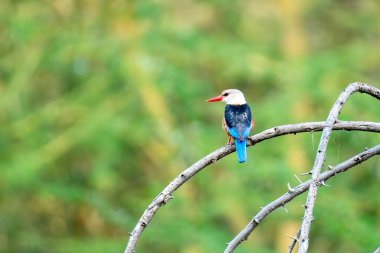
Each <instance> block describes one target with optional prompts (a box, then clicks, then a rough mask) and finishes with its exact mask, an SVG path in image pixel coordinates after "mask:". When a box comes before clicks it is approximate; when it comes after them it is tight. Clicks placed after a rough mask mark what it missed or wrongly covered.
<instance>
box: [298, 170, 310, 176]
mask: <svg viewBox="0 0 380 253" xmlns="http://www.w3.org/2000/svg"><path fill="white" fill-rule="evenodd" d="M307 175H311V171H309V172H304V173H301V174H300V176H307Z"/></svg>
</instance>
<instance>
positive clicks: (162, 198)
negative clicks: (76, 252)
mask: <svg viewBox="0 0 380 253" xmlns="http://www.w3.org/2000/svg"><path fill="white" fill-rule="evenodd" d="M324 124H325V122H308V123H300V124H294V125H283V126H277V127H273V128H270V129H268V130H265V131H263V132H261V133H258V134H256V135H254V136H252V137H250V138H249V142H248V145H249V146H251V145H254V144H257V143H259V142H261V141H264V140H267V139H270V138H274V137H278V136H281V135H287V134H296V133H302V132H316V131H321V130H322V129H323V128H324ZM333 129H334V130H347V131H368V132H377V133H379V132H380V123H374V122H365V121H359V122H358V121H356V122H355V121H354V122H336V123H335V124H334V126H333ZM234 151H235V146H234V145H226V146H224V147H221V148H219V149H217V150H215V151H214V152H212V153H210V154H208V155H207V156H205V157H203V158H202V159H200V160H199V161H198V162H196V163H194V164H193V165H191V166H190V167H189V168H187V169H186V170H184V171H182V172H181V173H180V174H179V175H178V176H177V177H176V178H174V180H173V181H171V182H170V183H169V185H168V186H166V187H165V189H164V190H163V191H162V192H161V193H160V194H158V196H157V197H156V198H155V199H154V200H153V201H152V203H151V204H150V205H149V206H148V207H147V209H146V210H145V211H144V213H143V215H142V216H141V218H140V220H139V221H138V223H137V224H136V226H135V228H134V229H133V231H132V232H131V233H130V238H129V241H128V244H127V247H126V249H125V251H124V253H133V252H134V251H135V248H136V244H137V242H138V240H139V238H140V236H141V233H142V232H143V231H144V229H145V228H146V227H147V226H148V224H149V222H150V221H151V220H152V219H153V216H154V215H155V214H156V212H157V211H158V210H159V209H160V207H161V206H162V205H164V204H166V203H167V202H168V201H169V200H170V199H171V198H172V195H171V194H172V193H173V192H174V191H175V190H177V189H178V188H179V187H180V186H181V185H183V184H184V183H185V182H186V181H187V180H189V179H190V178H191V177H193V176H194V175H195V174H197V173H198V172H199V171H201V170H202V169H203V168H205V167H207V166H208V165H209V164H211V163H214V162H216V161H217V160H219V159H221V158H223V157H224V156H226V155H228V154H230V153H232V152H234Z"/></svg>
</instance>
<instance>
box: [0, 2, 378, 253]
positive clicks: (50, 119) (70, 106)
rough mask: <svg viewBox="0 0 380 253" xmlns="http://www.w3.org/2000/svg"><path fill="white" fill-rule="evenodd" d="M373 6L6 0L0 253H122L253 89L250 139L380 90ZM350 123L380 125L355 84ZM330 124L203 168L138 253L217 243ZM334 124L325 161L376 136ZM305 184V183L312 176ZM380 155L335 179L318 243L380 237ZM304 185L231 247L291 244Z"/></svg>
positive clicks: (354, 244) (316, 230)
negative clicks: (231, 91)
mask: <svg viewBox="0 0 380 253" xmlns="http://www.w3.org/2000/svg"><path fill="white" fill-rule="evenodd" d="M379 13H380V3H378V2H377V1H370V0H345V1H343V0H340V1H327V0H311V1H301V0H295V1H287V0H276V1H263V0H254V1H249V0H239V1H228V0H208V1H206V0H203V1H201V0H198V1H190V0H176V1H165V0H146V1H142V0H140V1H139V0H134V1H100V0H91V1H90V0H82V1H73V0H52V1H37V0H35V1H32V0H17V1H16V0H13V1H11V0H2V1H0V20H1V25H0V56H1V57H0V123H1V127H0V131H1V132H0V148H1V152H0V166H1V168H0V198H1V199H0V252H4V253H5V252H7V253H8V252H9V253H12V252H17V253H23V252H25V253H34V252H42V253H61V252H62V253H63V252H65V253H66V252H75V253H76V252H83V253H86V252H122V251H123V250H124V248H125V246H126V243H127V240H128V232H129V231H131V230H132V229H133V227H134V226H135V224H136V222H137V221H138V219H139V217H140V216H141V214H142V212H143V211H144V210H145V208H146V206H147V205H148V204H149V203H150V202H151V201H152V199H153V198H154V197H155V196H156V195H157V194H158V193H159V192H160V191H161V190H162V189H163V188H164V187H165V186H166V185H167V184H168V182H170V180H172V179H173V178H174V177H175V176H176V175H177V174H179V173H180V172H181V171H182V170H184V169H185V168H187V167H188V166H190V165H191V164H193V163H194V162H196V161H197V160H198V159H200V158H202V157H203V156H205V155H207V154H208V153H210V152H211V151H213V150H215V149H217V148H219V147H220V146H222V145H225V143H226V141H227V138H226V136H225V133H224V132H223V130H222V128H221V126H220V122H221V117H222V114H223V105H222V104H207V103H206V102H205V100H206V99H208V98H210V97H212V96H215V95H218V94H219V93H220V92H221V91H222V90H224V89H226V88H238V89H241V90H242V91H244V93H245V95H246V99H247V100H248V102H249V103H250V105H251V106H252V109H253V113H254V117H255V121H256V126H255V130H254V133H258V132H260V131H262V130H265V129H267V128H270V127H273V126H276V125H281V124H290V123H298V122H306V121H322V120H325V119H326V117H327V115H328V111H329V109H330V107H331V105H332V104H333V103H334V101H335V99H336V98H337V96H338V95H339V93H340V92H341V91H342V89H343V88H345V87H346V86H347V85H348V84H349V83H350V82H354V81H361V82H367V83H369V84H372V85H375V86H377V87H379V85H378V83H379V80H380V15H379ZM340 119H341V120H369V121H377V122H379V121H380V113H379V101H376V100H375V99H374V98H372V97H369V96H366V95H362V94H355V95H354V96H352V97H350V99H349V101H348V103H347V104H346V105H345V106H344V109H343V111H342V113H341V114H340ZM319 138H320V134H319V133H313V134H311V133H307V134H299V135H292V136H285V137H280V138H276V139H272V140H268V141H266V142H263V143H260V144H259V145H257V146H254V147H251V148H249V149H248V161H247V162H246V163H245V164H238V163H237V162H236V156H235V154H232V155H230V156H228V157H226V158H224V159H222V160H220V161H218V162H217V163H215V164H213V165H211V166H209V167H208V168H206V169H205V170H204V171H202V172H201V173H200V174H198V175H197V176H196V177H194V178H193V179H191V180H190V181H189V182H188V183H186V184H185V185H184V186H183V187H182V188H180V189H179V190H178V191H177V192H176V193H175V194H174V197H175V198H174V200H172V201H171V202H169V204H168V205H167V206H165V207H163V208H162V209H161V210H160V211H159V212H158V213H157V215H156V216H155V218H154V219H153V221H152V223H151V224H150V225H149V227H148V228H147V230H146V231H145V232H144V233H143V235H142V238H141V241H140V242H139V243H138V247H137V252H168V253H171V252H181V253H182V252H183V253H203V252H222V251H223V250H224V248H225V243H226V242H228V241H230V240H231V239H232V238H233V237H234V236H235V234H236V233H238V232H239V231H240V230H241V229H242V228H243V227H244V226H245V225H246V223H247V222H248V221H249V220H250V219H251V217H252V215H254V214H255V213H256V212H258V211H259V210H260V206H264V205H265V204H267V203H268V202H269V201H271V200H273V199H274V198H277V197H278V196H279V195H280V194H282V193H284V192H285V191H287V186H286V185H287V183H288V182H289V183H290V184H291V185H293V186H294V185H296V184H298V181H297V180H296V179H295V178H294V174H296V173H298V174H299V173H302V172H305V171H308V170H309V169H310V168H311V166H312V164H313V162H314V156H315V152H316V148H317V146H318V141H319ZM379 141H380V137H379V135H378V134H375V133H359V132H336V133H334V134H333V136H332V139H331V141H330V145H329V149H328V157H327V161H326V164H332V165H335V164H337V163H339V162H341V161H343V160H345V159H347V158H349V157H351V156H353V155H354V154H356V153H358V152H361V151H362V150H364V148H365V147H372V146H374V145H376V144H378V143H379ZM305 179H306V178H305ZM379 181H380V159H379V158H373V159H371V160H370V161H368V162H366V163H365V164H363V165H360V166H359V167H358V168H357V169H354V170H352V171H350V172H348V173H345V174H342V175H339V176H338V177H336V178H334V179H332V180H330V181H329V184H330V185H331V187H330V188H326V187H324V188H321V189H320V191H319V195H318V200H317V204H316V207H315V217H316V220H315V222H314V223H313V225H312V231H311V245H310V252H338V253H339V252H372V251H374V249H375V248H376V247H378V246H379V245H380V239H379V238H380V197H379V192H380V183H379ZM304 201H305V196H304V195H302V196H300V197H299V198H297V199H296V200H295V201H293V202H292V203H290V204H288V205H287V209H288V210H289V213H286V212H285V211H283V210H278V211H276V212H274V213H273V214H272V215H271V216H270V217H269V218H268V219H267V220H266V221H265V222H264V223H263V224H261V226H260V227H259V228H258V229H257V230H256V231H255V232H254V233H253V235H251V237H250V238H249V240H248V241H246V242H244V243H243V244H242V245H241V246H240V247H239V248H238V250H237V252H242V253H244V252H264V253H265V252H268V253H270V252H286V251H287V247H288V245H289V243H290V242H291V239H289V238H288V237H287V235H294V233H295V231H296V230H297V228H298V226H299V224H300V222H301V217H302V214H303V208H302V207H301V204H303V203H304Z"/></svg>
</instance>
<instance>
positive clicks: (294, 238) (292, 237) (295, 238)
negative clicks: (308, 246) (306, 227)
mask: <svg viewBox="0 0 380 253" xmlns="http://www.w3.org/2000/svg"><path fill="white" fill-rule="evenodd" d="M285 236H286V237H289V238H290V239H293V240H295V241H296V242H298V238H297V237H294V236H291V235H285Z"/></svg>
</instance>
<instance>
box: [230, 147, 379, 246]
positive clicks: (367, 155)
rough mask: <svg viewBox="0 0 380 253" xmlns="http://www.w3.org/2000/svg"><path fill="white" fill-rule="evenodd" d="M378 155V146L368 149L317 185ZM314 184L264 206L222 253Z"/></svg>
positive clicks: (288, 193) (321, 176)
mask: <svg viewBox="0 0 380 253" xmlns="http://www.w3.org/2000/svg"><path fill="white" fill-rule="evenodd" d="M379 154H380V145H377V146H375V147H373V148H371V149H368V150H366V151H364V152H362V153H360V154H358V155H356V156H354V157H352V158H350V159H348V160H346V161H344V162H342V163H340V164H338V165H337V166H335V167H334V168H333V169H331V170H327V171H325V172H323V173H321V174H320V176H319V179H318V181H317V183H320V182H322V181H327V180H328V179H329V178H331V177H334V176H336V175H337V174H339V173H341V172H344V171H347V170H348V169H350V168H352V167H354V166H355V165H357V164H359V163H362V162H364V161H366V160H368V159H369V158H371V157H373V156H375V155H379ZM312 183H314V180H313V179H309V180H308V181H306V182H304V183H302V184H299V185H298V186H297V187H294V188H293V192H289V191H287V192H286V193H285V194H283V195H282V196H281V197H279V198H277V199H275V200H274V201H272V202H271V203H269V204H268V205H266V206H264V207H263V208H262V209H261V210H260V211H259V212H258V213H257V214H256V215H255V216H253V218H252V220H251V221H250V222H249V223H248V224H247V226H246V227H245V228H243V229H242V230H241V231H240V233H239V234H237V235H236V236H235V238H233V239H232V240H231V241H230V242H229V243H228V245H227V247H226V249H225V251H224V253H231V252H233V251H234V250H235V249H236V247H237V246H239V244H240V243H242V242H243V241H244V240H247V238H248V236H249V235H250V234H251V233H252V231H253V230H255V229H256V227H257V226H258V225H259V224H260V223H261V222H262V221H263V220H264V219H265V218H266V217H267V216H268V215H269V214H270V213H272V212H273V211H274V210H276V209H278V208H279V207H281V206H283V205H284V204H286V203H288V202H290V201H291V200H293V199H294V198H295V197H297V196H298V195H300V194H302V193H304V192H306V191H307V190H308V189H309V187H310V185H311V184H312ZM318 185H319V184H318ZM301 234H302V228H301Z"/></svg>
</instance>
